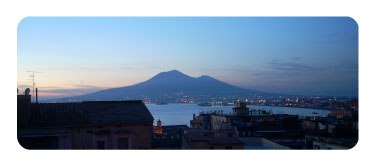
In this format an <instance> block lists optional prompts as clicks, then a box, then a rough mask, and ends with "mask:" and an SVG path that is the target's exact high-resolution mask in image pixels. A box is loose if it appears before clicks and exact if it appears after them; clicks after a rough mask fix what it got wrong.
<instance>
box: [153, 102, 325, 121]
mask: <svg viewBox="0 0 376 166" xmlns="http://www.w3.org/2000/svg"><path fill="white" fill-rule="evenodd" d="M146 107H147V108H148V109H149V111H150V112H151V114H152V115H153V117H154V122H155V123H156V121H157V120H158V119H160V120H161V121H162V125H188V126H189V121H190V120H192V118H193V114H196V115H199V113H200V112H207V111H215V110H217V111H218V110H223V112H224V113H230V112H232V108H233V107H234V106H211V107H203V106H199V105H197V104H167V105H157V104H146ZM247 107H248V108H250V109H257V110H258V109H260V110H266V111H271V112H272V113H273V114H288V115H299V116H322V117H325V116H328V114H329V113H330V110H322V109H310V108H296V107H276V106H259V105H247ZM314 112H315V114H313V113H314ZM155 125H156V124H155Z"/></svg>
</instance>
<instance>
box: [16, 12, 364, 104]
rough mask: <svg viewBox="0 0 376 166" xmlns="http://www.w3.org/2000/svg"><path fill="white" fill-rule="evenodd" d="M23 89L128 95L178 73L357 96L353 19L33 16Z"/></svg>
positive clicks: (26, 26)
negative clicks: (118, 90)
mask: <svg viewBox="0 0 376 166" xmlns="http://www.w3.org/2000/svg"><path fill="white" fill-rule="evenodd" d="M17 31H18V32H17V33H18V37H17V39H18V40H17V42H18V57H17V63H18V65H17V73H18V75H17V76H18V78H17V87H18V88H19V89H20V91H23V90H24V89H25V88H27V87H31V85H32V82H31V80H30V79H31V78H30V74H31V73H30V72H27V71H37V72H40V73H36V74H35V83H36V87H38V90H39V93H38V95H39V96H41V98H43V97H45V98H49V97H62V96H73V95H80V94H85V93H90V92H94V91H98V90H102V89H106V88H113V87H122V86H129V85H133V84H136V83H139V82H143V81H146V80H147V79H149V78H151V77H153V76H154V75H156V74H158V73H160V72H164V71H169V70H174V69H176V70H179V71H181V72H183V73H185V74H187V75H190V76H193V77H199V76H201V75H209V76H211V77H214V78H216V79H218V80H221V81H224V82H227V83H229V84H232V85H236V86H239V87H243V88H247V89H253V90H259V91H265V92H275V93H283V94H293V95H310V96H351V97H357V96H358V25H357V23H356V22H355V21H354V20H353V19H352V18H349V17H27V18H25V19H23V20H22V21H21V22H20V23H19V25H18V29H17Z"/></svg>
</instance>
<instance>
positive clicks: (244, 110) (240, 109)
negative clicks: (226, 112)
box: [232, 103, 249, 116]
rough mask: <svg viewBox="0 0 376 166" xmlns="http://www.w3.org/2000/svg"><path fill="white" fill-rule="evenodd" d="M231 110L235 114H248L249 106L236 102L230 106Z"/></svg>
mask: <svg viewBox="0 0 376 166" xmlns="http://www.w3.org/2000/svg"><path fill="white" fill-rule="evenodd" d="M232 111H233V114H234V115H235V116H248V115H249V108H248V107H247V106H246V103H236V106H235V107H234V108H232Z"/></svg>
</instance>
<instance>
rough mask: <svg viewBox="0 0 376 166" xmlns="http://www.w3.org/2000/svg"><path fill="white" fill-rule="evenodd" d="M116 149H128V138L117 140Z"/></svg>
mask: <svg viewBox="0 0 376 166" xmlns="http://www.w3.org/2000/svg"><path fill="white" fill-rule="evenodd" d="M118 149H129V141H128V138H118Z"/></svg>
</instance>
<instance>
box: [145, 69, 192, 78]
mask: <svg viewBox="0 0 376 166" xmlns="http://www.w3.org/2000/svg"><path fill="white" fill-rule="evenodd" d="M181 78H192V77H190V76H188V75H186V74H184V73H182V72H180V71H178V70H170V71H166V72H161V73H159V74H157V75H156V76H154V77H153V78H151V79H150V80H172V79H181Z"/></svg>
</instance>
